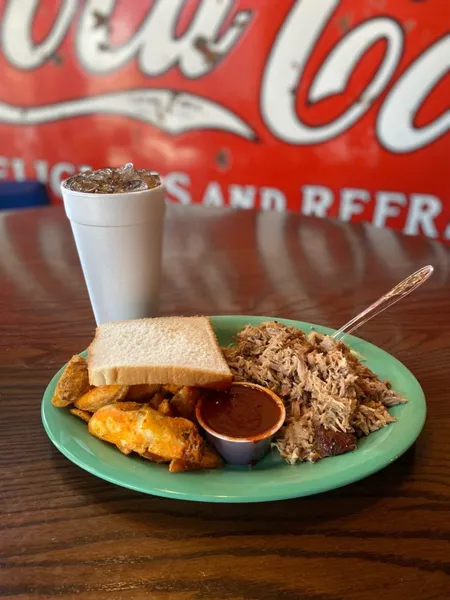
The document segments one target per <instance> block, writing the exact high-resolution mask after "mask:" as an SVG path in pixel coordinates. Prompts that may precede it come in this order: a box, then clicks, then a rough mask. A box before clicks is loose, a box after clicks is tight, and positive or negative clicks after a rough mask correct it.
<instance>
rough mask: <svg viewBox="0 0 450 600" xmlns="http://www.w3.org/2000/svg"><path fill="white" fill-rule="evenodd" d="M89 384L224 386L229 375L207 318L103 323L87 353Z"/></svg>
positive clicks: (169, 318) (165, 318)
mask: <svg viewBox="0 0 450 600" xmlns="http://www.w3.org/2000/svg"><path fill="white" fill-rule="evenodd" d="M88 368H89V383H90V384H91V385H96V386H99V385H113V384H122V385H135V384H143V383H160V384H169V383H170V384H174V385H190V386H196V387H211V388H223V387H227V386H228V385H230V384H231V381H232V374H231V371H230V369H229V367H228V365H227V363H226V361H225V358H224V356H223V354H222V352H221V350H220V348H219V344H218V341H217V338H216V335H215V333H214V330H213V328H212V325H211V321H210V320H209V319H208V317H157V318H153V319H136V320H131V321H116V322H112V323H103V324H101V325H99V326H98V327H97V330H96V333H95V338H94V340H93V342H92V343H91V345H90V346H89V352H88Z"/></svg>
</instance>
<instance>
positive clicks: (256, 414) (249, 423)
mask: <svg viewBox="0 0 450 600" xmlns="http://www.w3.org/2000/svg"><path fill="white" fill-rule="evenodd" d="M280 413H281V410H280V407H279V406H278V404H277V403H276V402H275V400H274V399H273V398H272V397H271V396H269V394H266V393H265V392H262V391H261V390H258V389H257V388H254V387H247V386H240V385H232V386H231V388H229V390H227V391H223V392H210V393H208V395H207V396H206V397H205V398H204V399H203V402H202V407H201V414H202V417H203V420H204V421H205V423H206V425H208V426H209V427H210V428H211V429H213V430H214V431H217V433H221V434H222V435H227V436H229V437H235V438H253V437H256V436H258V435H261V434H263V433H265V432H266V431H268V430H269V429H272V427H273V426H274V425H276V423H277V422H278V420H279V418H280Z"/></svg>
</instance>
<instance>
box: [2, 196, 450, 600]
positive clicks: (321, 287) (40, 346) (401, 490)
mask: <svg viewBox="0 0 450 600" xmlns="http://www.w3.org/2000/svg"><path fill="white" fill-rule="evenodd" d="M165 246H166V247H165V257H164V289H163V294H162V303H161V312H162V314H167V315H171V314H226V313H230V314H233V313H234V314H239V313H240V314H260V315H270V316H279V317H287V318H294V319H302V320H306V321H312V322H316V323H321V324H324V325H329V326H332V327H338V326H340V325H341V324H343V323H344V322H345V321H346V320H347V319H348V318H349V317H351V316H353V315H354V314H356V312H358V311H359V310H360V309H362V308H363V307H364V306H365V305H367V304H368V303H369V302H371V301H372V300H373V299H375V298H376V297H377V296H379V295H380V294H381V293H383V292H385V291H387V290H388V289H389V288H390V287H391V286H392V285H393V284H394V283H396V282H397V281H398V280H400V279H402V278H403V277H405V276H406V275H407V274H409V273H410V272H412V271H414V270H415V269H417V268H419V267H420V266H423V265H425V264H428V263H432V264H433V265H434V266H435V268H436V272H435V274H434V276H433V277H432V279H431V280H430V281H429V282H428V283H427V284H425V285H424V286H423V287H422V288H421V289H420V291H418V292H416V293H415V294H413V295H412V296H410V297H409V298H408V299H406V300H404V301H403V302H401V303H400V304H398V305H396V306H395V307H394V308H392V309H391V310H389V311H388V312H387V313H385V314H383V315H381V316H380V317H378V318H377V319H376V320H374V321H372V322H371V323H369V324H367V325H366V326H365V327H364V328H363V329H362V330H360V331H359V333H358V335H360V336H361V337H364V338H365V339H367V340H369V341H371V342H373V343H375V344H377V345H379V346H381V347H383V348H384V349H386V350H387V351H388V352H390V353H392V354H394V355H395V356H396V357H397V358H399V359H400V360H401V361H402V362H404V363H405V364H406V366H407V367H409V368H410V369H411V370H412V371H413V372H414V373H415V374H416V376H417V377H418V379H419V381H420V382H421V384H422V386H423V388H424V391H425V393H426V396H427V399H428V410H429V414H428V418H427V423H426V426H425V429H424V431H423V433H422V434H421V436H420V438H419V440H418V441H417V443H416V444H415V446H414V447H413V448H412V449H411V450H410V451H408V452H407V454H406V455H404V456H403V457H402V458H400V459H399V460H398V461H397V462H396V463H394V464H392V465H391V466H390V467H388V468H387V469H385V470H383V471H381V472H380V473H378V474H376V475H374V476H372V477H370V478H368V479H366V480H364V481H361V482H359V483H356V484H354V485H351V486H348V487H346V488H343V489H340V490H336V491H334V492H331V493H326V494H323V495H320V496H317V497H312V498H305V499H297V500H290V501H285V502H275V503H268V504H258V505H208V504H199V503H188V502H179V501H175V500H167V499H163V498H157V497H151V496H144V495H141V494H138V493H133V492H131V491H128V490H126V489H122V488H119V487H115V486H114V485H111V484H109V483H106V482H103V481H101V480H100V479H96V478H95V477H94V476H92V475H90V474H88V473H86V472H84V471H82V470H81V469H80V468H78V467H76V466H75V465H73V464H72V463H70V462H69V461H68V460H67V459H66V458H64V457H63V456H62V455H61V454H60V453H59V452H58V451H57V450H56V449H55V448H54V447H53V446H52V444H51V443H50V441H49V440H48V438H47V437H46V435H45V432H44V430H43V428H42V425H41V420H40V402H41V398H42V394H43V391H44V389H45V387H46V385H47V383H48V381H49V379H50V378H51V377H52V375H53V374H54V372H55V371H56V370H57V369H58V368H59V367H60V366H61V365H62V364H63V363H64V362H66V361H67V360H68V359H69V358H70V356H71V355H72V354H73V353H75V352H77V351H80V350H82V349H84V348H85V347H86V346H87V345H88V343H89V342H90V339H91V336H92V334H93V330H94V320H93V316H92V313H91V309H90V305H89V301H88V297H87V293H86V289H85V285H84V281H83V278H82V274H81V271H80V267H79V263H78V259H77V255H76V251H75V247H74V244H73V240H72V235H71V232H70V227H69V225H68V223H67V221H66V219H65V216H64V214H63V211H62V210H61V209H59V208H45V209H42V210H38V211H25V212H21V213H15V214H12V213H11V214H6V213H4V214H2V215H0V320H1V321H0V322H1V325H0V332H1V335H0V394H1V398H0V401H1V421H0V423H1V425H0V427H1V437H0V439H1V452H0V461H1V484H0V495H1V506H0V508H1V511H0V529H1V531H0V554H1V556H0V597H1V598H14V599H16V600H26V599H29V598H43V599H53V598H58V599H67V600H72V599H75V598H76V599H82V600H94V599H95V600H97V599H102V598H108V599H111V600H144V599H149V598H150V599H157V600H197V599H201V600H222V599H227V600H368V599H371V600H372V599H375V598H376V599H378V598H383V599H388V600H389V599H391V598H392V599H395V600H403V599H405V600H441V599H442V600H444V599H446V598H450V393H449V387H450V385H449V384H450V376H449V364H450V284H449V281H450V270H449V265H450V253H449V250H448V248H446V247H444V246H442V245H440V244H439V243H438V242H434V241H430V240H426V239H420V238H405V237H401V236H400V235H399V234H397V233H394V232H392V231H388V230H377V229H373V228H371V227H368V226H365V225H360V226H359V225H348V224H343V223H338V222H332V221H321V220H306V219H304V218H301V217H300V216H297V215H286V214H281V213H260V214H257V213H253V212H233V211H229V210H219V209H217V210H209V211H208V210H206V209H202V208H201V207H188V208H183V207H178V206H171V207H170V210H169V215H168V220H167V235H166V240H165Z"/></svg>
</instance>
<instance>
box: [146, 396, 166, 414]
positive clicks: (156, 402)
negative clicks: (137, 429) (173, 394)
mask: <svg viewBox="0 0 450 600" xmlns="http://www.w3.org/2000/svg"><path fill="white" fill-rule="evenodd" d="M164 400H165V398H164V395H163V394H162V392H157V393H156V394H155V395H154V396H153V398H152V399H151V400H150V402H149V403H148V405H149V406H150V407H151V408H154V409H155V410H158V409H159V407H160V405H161V404H162V403H163V402H164Z"/></svg>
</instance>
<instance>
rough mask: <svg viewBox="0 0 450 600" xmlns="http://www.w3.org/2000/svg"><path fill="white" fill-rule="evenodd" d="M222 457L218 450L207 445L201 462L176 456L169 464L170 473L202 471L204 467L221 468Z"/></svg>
mask: <svg viewBox="0 0 450 600" xmlns="http://www.w3.org/2000/svg"><path fill="white" fill-rule="evenodd" d="M221 466H222V459H221V458H220V456H219V455H218V454H217V452H216V451H215V450H214V449H213V448H210V447H209V446H205V448H204V450H203V456H202V458H201V459H200V461H199V462H190V461H187V460H183V459H181V458H174V459H173V460H172V461H171V462H170V465H169V471H170V473H181V472H183V471H200V470H202V469H220V467H221Z"/></svg>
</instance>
